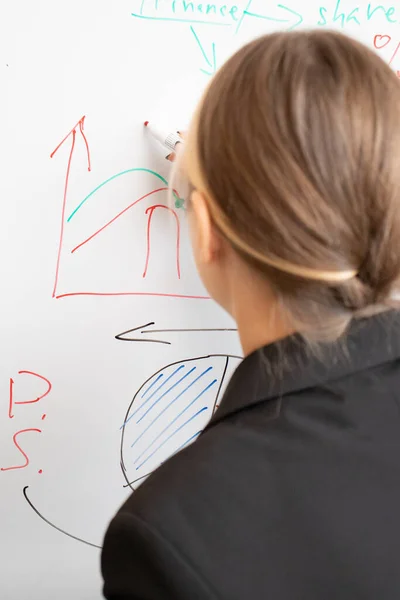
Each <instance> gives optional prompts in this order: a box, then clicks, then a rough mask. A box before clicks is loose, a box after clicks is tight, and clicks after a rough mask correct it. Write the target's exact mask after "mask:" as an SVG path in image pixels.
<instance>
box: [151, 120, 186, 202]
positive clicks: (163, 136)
mask: <svg viewBox="0 0 400 600" xmlns="http://www.w3.org/2000/svg"><path fill="white" fill-rule="evenodd" d="M144 126H145V127H147V129H148V130H149V131H150V133H151V135H152V136H153V137H154V138H155V139H156V140H157V141H158V142H160V144H162V145H163V146H164V148H167V149H168V154H167V156H166V157H165V158H166V159H167V160H169V161H170V162H173V161H174V160H175V158H176V152H177V150H178V145H179V144H183V138H182V136H181V134H180V132H179V131H176V132H174V131H173V132H167V131H166V130H164V129H160V128H159V127H155V126H154V125H150V124H149V122H148V121H145V122H144ZM174 196H175V206H176V208H182V207H183V206H184V202H185V201H184V199H183V198H179V196H178V195H177V193H176V192H175V191H174Z"/></svg>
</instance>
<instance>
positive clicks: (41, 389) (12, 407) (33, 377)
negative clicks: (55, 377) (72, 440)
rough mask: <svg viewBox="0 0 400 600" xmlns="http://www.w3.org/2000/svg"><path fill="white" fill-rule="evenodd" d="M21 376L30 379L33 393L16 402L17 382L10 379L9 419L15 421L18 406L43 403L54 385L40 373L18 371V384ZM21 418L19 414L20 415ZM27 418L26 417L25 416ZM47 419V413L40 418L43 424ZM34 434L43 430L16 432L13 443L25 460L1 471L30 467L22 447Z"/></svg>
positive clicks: (34, 428)
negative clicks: (29, 435)
mask: <svg viewBox="0 0 400 600" xmlns="http://www.w3.org/2000/svg"><path fill="white" fill-rule="evenodd" d="M21 376H22V377H23V378H24V379H26V378H27V377H28V378H29V386H28V388H29V389H31V392H30V393H29V394H28V396H27V397H24V399H23V400H16V399H15V384H16V382H15V380H14V379H13V378H12V377H10V384H9V398H8V418H9V419H14V417H15V414H14V411H16V410H17V409H16V406H23V405H28V404H36V403H38V402H40V401H42V400H43V399H44V398H46V396H48V395H49V394H50V392H51V388H52V385H51V383H50V381H49V380H48V379H47V378H46V377H44V376H43V375H39V373H35V372H33V371H18V379H17V382H18V383H19V382H20V381H22V379H21ZM18 416H19V413H18ZM24 416H26V415H24ZM45 419H46V413H43V414H42V415H41V417H40V421H41V422H43V421H44V420H45ZM33 424H34V425H36V423H33ZM32 433H42V429H39V428H38V427H28V428H24V429H19V430H18V431H16V432H15V433H14V435H13V437H12V442H13V444H14V446H15V448H16V449H17V451H18V453H19V455H20V457H23V460H22V462H21V458H20V461H19V462H16V463H14V464H12V465H10V466H8V467H1V468H0V471H15V470H17V469H25V468H26V467H27V466H28V465H29V462H30V461H29V457H28V454H27V453H26V452H25V450H24V449H23V447H22V446H21V439H22V438H24V439H25V437H26V435H27V434H32ZM38 472H39V473H40V474H41V473H42V469H39V471H38Z"/></svg>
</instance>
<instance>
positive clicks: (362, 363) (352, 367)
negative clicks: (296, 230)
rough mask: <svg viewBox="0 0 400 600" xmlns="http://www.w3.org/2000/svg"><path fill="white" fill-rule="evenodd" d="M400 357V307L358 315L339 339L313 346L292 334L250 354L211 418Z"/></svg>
mask: <svg viewBox="0 0 400 600" xmlns="http://www.w3.org/2000/svg"><path fill="white" fill-rule="evenodd" d="M396 358H400V312H398V311H392V310H391V311H387V312H384V313H380V314H379V315H376V316H374V317H369V318H367V319H360V320H355V321H354V322H353V323H352V325H351V326H350V327H349V330H348V333H347V334H346V335H345V336H343V337H342V338H341V339H340V340H339V341H338V342H335V343H332V344H321V345H318V346H317V347H316V348H312V347H310V346H309V345H308V344H307V343H306V342H305V341H304V340H303V338H302V337H301V336H300V335H298V334H295V335H291V336H289V337H287V338H284V339H283V340H280V341H278V342H275V343H272V344H269V345H267V346H264V347H263V348H260V349H259V350H256V351H255V352H253V353H252V354H250V355H249V356H247V357H246V358H245V359H244V360H243V361H242V363H241V364H240V365H239V367H238V368H237V369H236V371H235V372H234V374H233V376H232V378H231V380H230V382H229V384H228V387H227V389H226V391H225V394H224V396H223V398H222V401H221V404H220V406H219V408H218V410H217V412H216V413H215V415H214V417H213V418H212V419H211V421H210V425H209V426H212V425H213V424H214V423H216V422H218V421H221V419H224V418H225V417H226V416H228V415H230V414H232V413H235V412H238V411H240V410H243V409H245V408H247V407H249V406H252V405H255V404H258V403H260V402H265V401H267V400H272V399H275V398H279V397H281V396H283V395H285V394H290V393H293V392H298V391H301V390H304V389H306V388H310V387H315V386H319V385H322V384H324V383H326V382H327V381H333V380H335V379H340V378H342V377H345V376H347V375H351V374H352V373H356V372H358V371H363V370H366V369H370V368H373V367H375V366H378V365H380V364H384V363H386V362H390V361H392V360H394V359H396Z"/></svg>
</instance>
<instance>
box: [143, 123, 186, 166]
mask: <svg viewBox="0 0 400 600" xmlns="http://www.w3.org/2000/svg"><path fill="white" fill-rule="evenodd" d="M144 126H145V127H147V129H148V130H149V131H150V133H151V135H152V136H153V137H154V138H155V139H156V140H157V141H158V142H160V144H162V145H163V146H164V148H167V149H168V150H169V152H168V154H167V156H166V157H165V158H166V159H167V160H169V161H171V162H173V161H174V160H175V158H176V151H177V146H178V144H183V138H182V136H181V134H180V132H179V131H176V132H175V131H172V132H168V131H166V130H164V129H161V128H160V127H156V126H155V125H150V123H149V122H148V121H145V122H144Z"/></svg>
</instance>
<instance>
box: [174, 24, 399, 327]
mask: <svg viewBox="0 0 400 600" xmlns="http://www.w3.org/2000/svg"><path fill="white" fill-rule="evenodd" d="M399 154H400V82H399V80H398V79H397V77H396V75H395V74H394V73H393V72H392V70H391V69H390V67H389V66H388V65H386V64H385V63H384V62H383V61H382V60H381V59H380V58H379V57H378V56H377V55H376V54H375V53H374V52H372V51H371V50H369V49H368V48H366V47H364V46H363V45H362V44H360V43H358V42H356V41H355V40H353V39H350V38H348V37H346V36H344V35H342V34H338V33H335V32H329V31H323V32H322V31H302V32H290V33H274V34H272V35H267V36H264V37H262V38H260V39H258V40H255V41H253V42H251V43H250V44H248V45H246V46H245V47H243V48H242V49H241V50H239V52H237V53H236V54H235V55H234V56H233V57H232V58H231V59H230V60H228V62H227V63H226V64H225V65H224V66H223V67H222V68H221V70H220V71H219V72H218V73H217V74H216V76H215V77H214V78H213V80H212V81H211V83H210V85H209V87H208V89H207V90H206V92H205V94H204V97H203V99H202V101H201V103H200V105H199V107H198V110H197V112H196V114H195V117H194V119H193V122H192V126H191V129H190V132H189V136H188V140H187V144H186V148H185V151H184V153H183V156H182V161H181V163H183V167H184V169H185V171H186V173H187V176H188V178H189V180H190V182H191V184H192V185H193V186H194V187H196V188H198V189H200V190H202V191H203V192H204V194H205V196H206V197H207V201H208V203H209V209H210V213H211V215H212V218H213V221H214V224H215V226H216V227H217V228H218V229H219V231H220V232H221V234H222V235H223V236H224V237H225V238H226V239H227V240H228V241H229V243H230V244H231V245H232V246H233V247H234V248H235V250H236V251H237V252H238V253H239V254H240V255H241V256H242V257H243V259H244V260H246V261H247V262H248V263H249V264H251V265H252V266H253V267H254V268H255V269H257V270H258V271H259V272H261V273H262V274H263V275H265V277H266V278H268V280H269V281H270V283H271V285H272V287H273V289H274V291H275V293H276V295H277V297H278V298H279V300H280V302H281V304H282V306H283V307H284V308H285V309H286V311H287V313H288V314H289V316H290V318H291V320H292V322H293V324H294V325H295V327H296V329H297V330H298V331H300V332H302V333H303V334H304V335H307V336H309V337H311V338H314V339H315V338H316V339H321V338H324V339H325V338H327V337H328V338H335V337H338V336H339V335H340V334H341V333H342V332H343V331H344V330H345V329H346V327H347V325H348V323H349V322H350V320H351V319H352V318H353V317H359V316H368V315H369V314H372V313H375V312H379V311H381V310H384V309H386V308H387V307H389V306H392V305H393V304H394V301H393V292H394V290H395V288H396V286H397V284H398V282H399V277H400V213H399V200H398V197H399V193H400V192H399V190H400V167H399V164H398V163H399V158H400V156H399ZM181 166H182V164H181Z"/></svg>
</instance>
